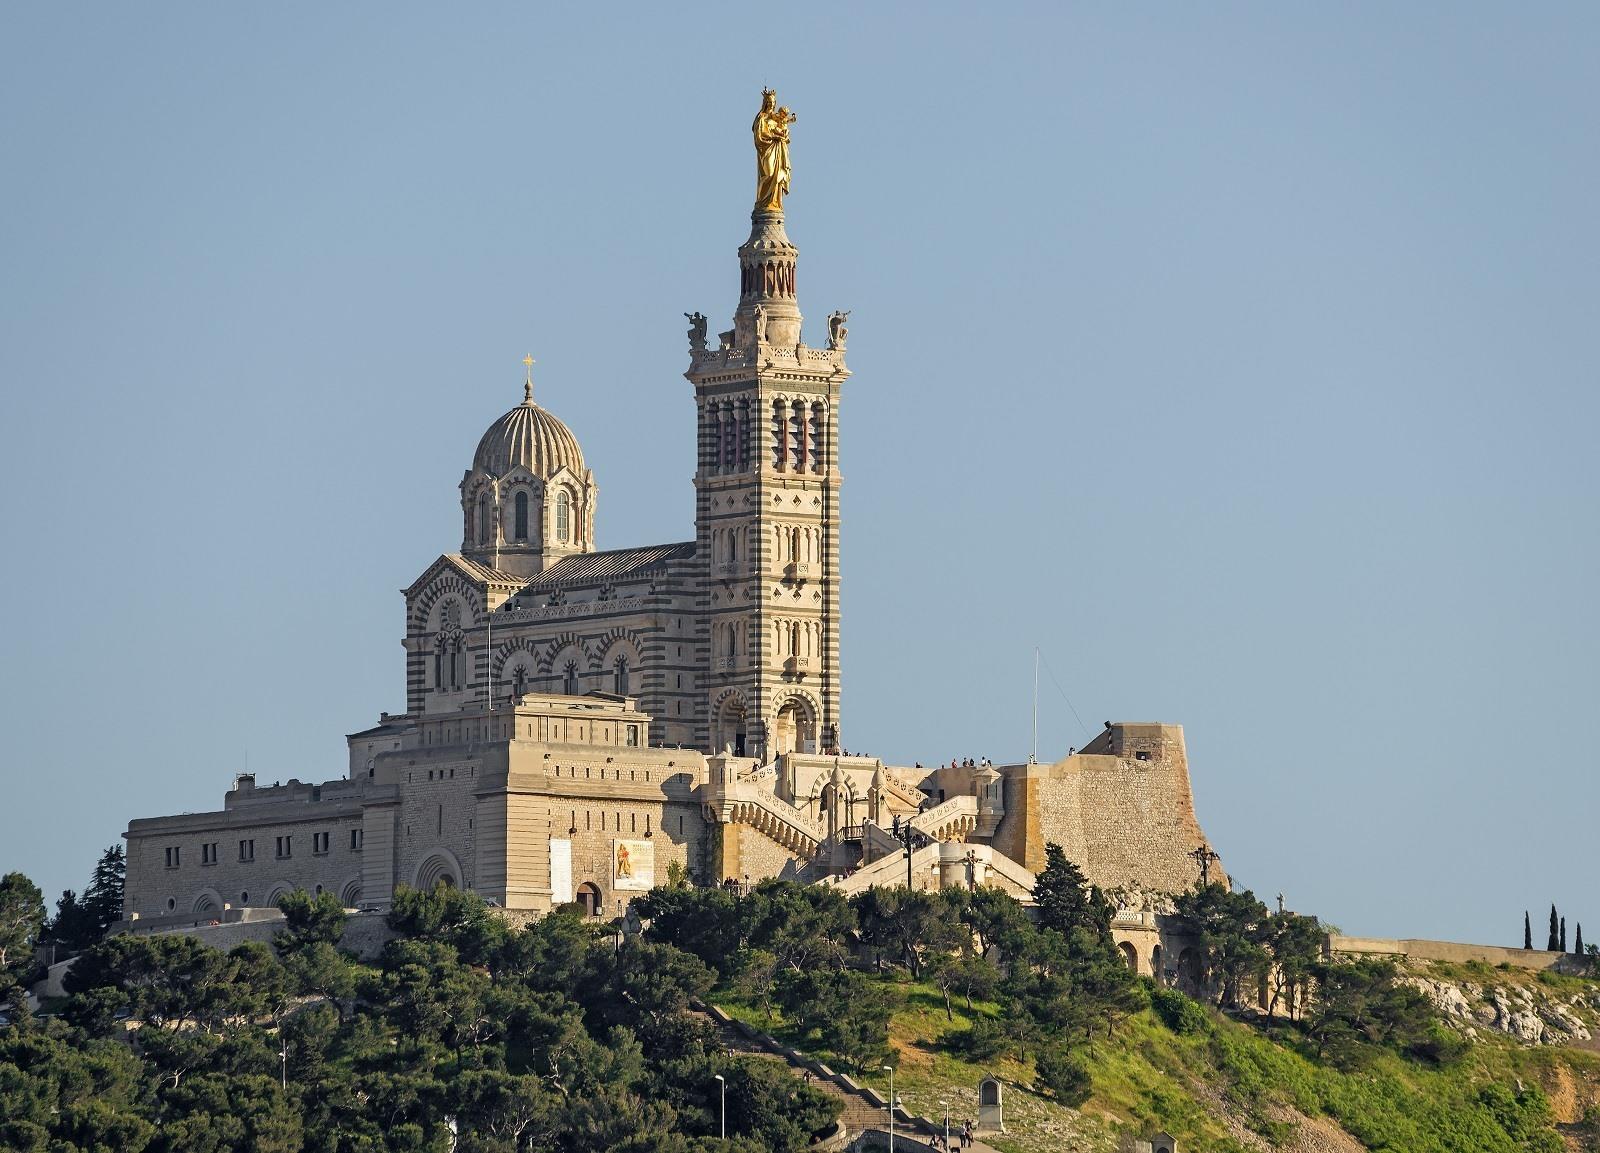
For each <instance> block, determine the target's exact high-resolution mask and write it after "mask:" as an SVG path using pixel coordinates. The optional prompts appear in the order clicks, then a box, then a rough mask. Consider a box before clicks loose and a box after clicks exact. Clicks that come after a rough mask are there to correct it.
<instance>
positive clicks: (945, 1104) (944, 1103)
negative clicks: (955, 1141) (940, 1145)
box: [939, 1101, 950, 1153]
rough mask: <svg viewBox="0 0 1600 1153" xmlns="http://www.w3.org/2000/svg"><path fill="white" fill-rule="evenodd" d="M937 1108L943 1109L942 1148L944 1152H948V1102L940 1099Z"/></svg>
mask: <svg viewBox="0 0 1600 1153" xmlns="http://www.w3.org/2000/svg"><path fill="white" fill-rule="evenodd" d="M939 1108H941V1109H943V1110H944V1148H945V1153H950V1102H948V1101H940V1102H939Z"/></svg>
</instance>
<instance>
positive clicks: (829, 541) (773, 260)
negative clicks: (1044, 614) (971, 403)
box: [684, 92, 850, 760]
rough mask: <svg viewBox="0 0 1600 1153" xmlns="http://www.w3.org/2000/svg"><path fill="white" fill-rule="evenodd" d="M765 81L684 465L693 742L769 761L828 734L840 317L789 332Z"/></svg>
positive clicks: (693, 367) (694, 363)
mask: <svg viewBox="0 0 1600 1153" xmlns="http://www.w3.org/2000/svg"><path fill="white" fill-rule="evenodd" d="M776 104H777V101H776V98H775V96H773V94H772V93H770V92H768V93H765V94H763V104H762V110H761V112H760V113H759V114H758V115H757V117H756V122H755V125H754V126H753V131H754V135H755V141H756V157H757V203H756V207H755V210H754V211H753V212H752V213H751V214H750V237H749V239H748V240H746V241H745V242H744V244H743V245H742V246H741V247H740V249H739V305H738V308H737V309H736V310H735V312H734V317H733V327H732V329H730V330H729V331H727V332H723V333H721V334H720V336H719V337H718V341H717V347H715V348H712V347H708V342H707V337H706V319H705V317H703V316H701V315H700V314H699V313H695V314H693V315H692V316H690V318H689V320H690V326H691V327H690V330H689V370H688V371H687V372H686V373H685V374H684V376H685V377H686V378H687V379H688V380H689V382H690V383H691V384H693V385H694V393H695V406H696V409H697V410H698V416H699V419H698V428H699V436H698V450H699V455H698V460H697V467H696V470H695V527H696V540H697V549H696V551H697V554H698V555H699V556H700V557H701V558H703V564H704V569H703V571H704V578H703V580H704V584H703V587H702V590H701V595H700V606H699V607H700V612H701V618H702V620H703V621H704V628H705V643H706V645H707V652H708V654H709V659H708V661H707V662H706V668H707V682H706V685H705V694H706V734H705V737H706V739H705V742H704V744H705V747H707V748H710V749H712V750H713V751H716V752H720V751H722V750H723V749H724V748H727V747H732V749H733V751H734V752H735V753H736V754H739V755H742V756H750V757H760V758H762V759H764V760H770V759H771V758H772V757H773V756H775V755H777V754H778V753H782V752H791V751H799V752H816V753H822V752H825V751H828V750H829V749H832V748H835V747H837V745H838V738H839V482H840V476H839V453H838V431H839V399H840V392H841V387H842V385H843V384H844V381H845V380H846V378H848V377H849V375H850V372H849V370H848V369H847V368H846V367H845V357H844V353H845V338H846V330H845V326H844V320H845V316H846V314H844V313H834V314H833V315H832V316H830V317H829V321H828V331H829V335H828V341H827V346H826V347H825V348H809V347H807V346H806V344H805V342H804V340H803V339H802V335H801V320H802V318H801V315H800V308H799V304H798V299H797V296H796V271H797V265H798V257H799V250H798V249H796V248H795V246H794V245H793V244H792V243H791V242H790V240H789V237H788V236H787V234H786V233H785V232H784V227H783V225H784V214H783V204H782V198H783V195H784V194H785V193H786V192H787V191H788V183H789V160H788V130H789V125H790V124H792V123H793V122H794V117H793V116H792V115H791V114H790V113H789V111H788V109H786V108H778V107H776Z"/></svg>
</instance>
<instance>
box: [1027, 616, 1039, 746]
mask: <svg viewBox="0 0 1600 1153" xmlns="http://www.w3.org/2000/svg"><path fill="white" fill-rule="evenodd" d="M1028 763H1029V764H1030V765H1036V764H1038V763H1039V646H1038V645H1034V646H1033V752H1032V753H1030V754H1029V755H1028Z"/></svg>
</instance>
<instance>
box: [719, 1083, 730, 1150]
mask: <svg viewBox="0 0 1600 1153" xmlns="http://www.w3.org/2000/svg"><path fill="white" fill-rule="evenodd" d="M717 1089H718V1091H719V1094H720V1096H721V1098H722V1139H723V1140H724V1141H726V1140H727V1139H728V1082H727V1081H726V1080H724V1079H723V1076H722V1074H721V1073H718V1074H717Z"/></svg>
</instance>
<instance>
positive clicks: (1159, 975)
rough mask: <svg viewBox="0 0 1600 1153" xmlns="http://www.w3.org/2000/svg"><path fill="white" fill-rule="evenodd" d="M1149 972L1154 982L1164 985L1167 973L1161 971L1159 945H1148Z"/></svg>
mask: <svg viewBox="0 0 1600 1153" xmlns="http://www.w3.org/2000/svg"><path fill="white" fill-rule="evenodd" d="M1150 974H1151V976H1153V977H1154V978H1155V979H1156V984H1158V985H1165V984H1166V983H1167V980H1166V977H1167V975H1166V974H1165V973H1163V972H1162V971H1161V946H1160V945H1151V946H1150Z"/></svg>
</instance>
